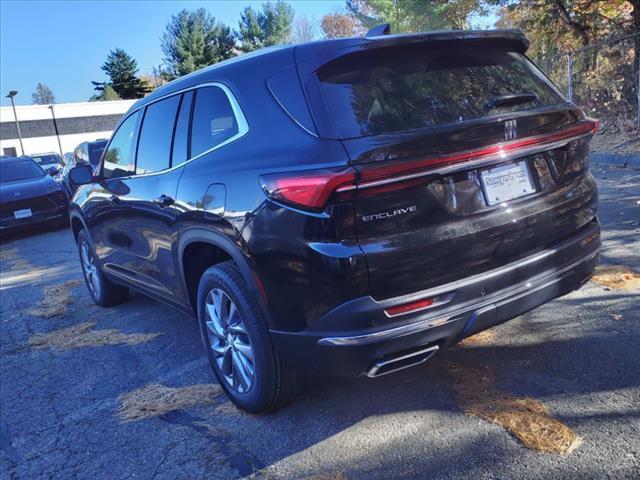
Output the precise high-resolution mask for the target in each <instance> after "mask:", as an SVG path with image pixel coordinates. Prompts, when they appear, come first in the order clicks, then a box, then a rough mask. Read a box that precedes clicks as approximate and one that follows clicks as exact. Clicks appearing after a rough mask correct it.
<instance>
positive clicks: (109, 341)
mask: <svg viewBox="0 0 640 480" xmlns="http://www.w3.org/2000/svg"><path fill="white" fill-rule="evenodd" d="M95 326H96V322H84V323H79V324H77V325H73V326H72V327H69V328H63V329H62V330H54V331H52V332H48V333H37V334H35V335H33V336H32V337H31V338H29V346H31V347H33V348H54V349H58V350H70V349H73V348H83V347H100V346H104V345H135V344H138V343H143V342H148V341H149V340H152V339H154V338H156V337H157V336H158V335H161V334H160V333H123V332H121V331H120V330H115V329H108V330H95V329H94V327H95Z"/></svg>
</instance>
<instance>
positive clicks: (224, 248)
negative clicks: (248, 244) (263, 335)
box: [177, 227, 272, 327]
mask: <svg viewBox="0 0 640 480" xmlns="http://www.w3.org/2000/svg"><path fill="white" fill-rule="evenodd" d="M201 245H207V246H210V247H211V248H214V249H217V251H218V252H220V254H219V256H217V257H216V258H217V259H218V260H219V261H214V262H213V263H208V264H205V265H204V266H203V268H201V269H199V270H196V272H198V276H197V278H196V279H192V278H188V275H189V272H187V270H189V268H188V265H189V264H188V262H185V254H187V253H188V252H189V249H190V248H194V246H198V248H200V246H201ZM177 255H178V259H177V260H178V268H179V269H180V270H179V271H180V275H181V276H182V283H183V287H184V289H185V292H186V293H187V296H188V301H189V304H190V306H191V309H192V310H193V313H194V315H195V316H197V301H194V300H195V299H197V291H198V283H199V280H200V278H201V276H202V273H204V271H205V270H206V269H207V268H209V267H211V266H212V265H215V264H216V263H219V262H220V261H225V260H232V261H233V262H234V263H235V264H236V265H237V266H238V269H239V270H240V274H241V275H242V278H243V279H244V281H245V282H246V284H247V286H248V287H249V290H250V291H251V293H252V294H253V295H254V297H255V299H256V301H257V302H258V306H259V308H260V310H261V311H262V314H263V315H264V318H265V320H266V322H267V325H268V326H269V327H271V325H272V324H271V319H270V316H269V311H268V308H267V298H266V294H265V293H264V289H263V287H262V285H259V282H260V279H259V277H258V275H257V273H256V272H255V269H253V268H252V267H251V265H250V263H249V260H248V259H247V258H246V256H245V255H244V253H243V252H242V250H241V249H240V247H239V246H238V245H236V243H234V242H233V241H232V240H231V239H230V238H228V237H227V236H225V235H223V234H221V233H218V232H215V231H212V230H209V229H206V228H198V227H191V228H189V229H187V230H185V231H184V232H182V234H181V235H180V238H179V239H178V249H177Z"/></svg>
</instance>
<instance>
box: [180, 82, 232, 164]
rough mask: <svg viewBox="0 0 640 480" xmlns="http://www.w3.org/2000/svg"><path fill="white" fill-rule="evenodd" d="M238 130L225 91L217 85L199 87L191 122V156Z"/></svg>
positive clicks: (223, 140)
mask: <svg viewBox="0 0 640 480" xmlns="http://www.w3.org/2000/svg"><path fill="white" fill-rule="evenodd" d="M238 132H239V128H238V123H237V121H236V117H235V114H234V112H233V108H232V107H231V104H230V103H229V98H228V97H227V95H226V93H225V92H224V91H222V89H221V88H218V87H204V88H199V89H198V90H197V92H196V100H195V105H194V107H193V120H192V123H191V157H195V156H197V155H200V154H201V153H204V152H206V151H207V150H210V149H212V148H213V147H215V146H217V145H220V144H221V143H223V142H225V141H226V140H229V139H230V138H232V137H233V136H235V135H236V134H237V133H238Z"/></svg>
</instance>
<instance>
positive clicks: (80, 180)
mask: <svg viewBox="0 0 640 480" xmlns="http://www.w3.org/2000/svg"><path fill="white" fill-rule="evenodd" d="M69 180H71V181H72V182H73V183H74V184H76V185H86V184H87V183H91V182H92V181H93V169H92V168H91V167H90V166H89V165H78V166H76V167H73V168H72V169H71V170H69Z"/></svg>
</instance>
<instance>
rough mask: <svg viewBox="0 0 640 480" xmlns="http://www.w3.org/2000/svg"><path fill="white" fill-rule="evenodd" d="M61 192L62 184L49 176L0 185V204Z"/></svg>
mask: <svg viewBox="0 0 640 480" xmlns="http://www.w3.org/2000/svg"><path fill="white" fill-rule="evenodd" d="M58 190H60V184H59V183H58V182H57V181H56V180H55V179H54V178H52V177H50V176H49V175H45V176H44V177H40V178H30V179H27V180H17V181H15V182H9V183H2V184H0V202H2V203H5V202H16V201H19V200H23V199H26V198H33V197H39V196H42V195H47V194H49V193H53V192H56V191H58Z"/></svg>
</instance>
